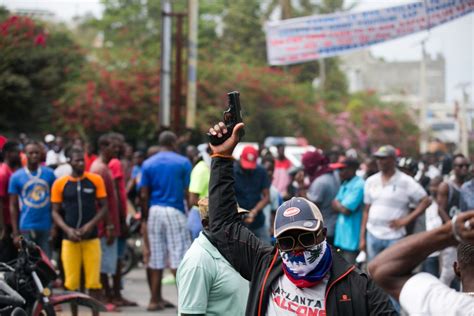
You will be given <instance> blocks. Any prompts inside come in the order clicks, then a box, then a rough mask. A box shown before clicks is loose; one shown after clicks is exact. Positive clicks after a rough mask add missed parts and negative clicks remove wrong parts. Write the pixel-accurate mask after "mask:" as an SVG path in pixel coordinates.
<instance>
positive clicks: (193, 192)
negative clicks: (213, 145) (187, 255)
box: [188, 157, 211, 240]
mask: <svg viewBox="0 0 474 316" xmlns="http://www.w3.org/2000/svg"><path fill="white" fill-rule="evenodd" d="M210 177H211V171H210V169H209V165H208V163H207V162H206V160H205V159H204V157H203V158H202V159H201V160H200V161H199V162H198V163H197V164H196V165H195V166H194V168H193V170H192V171H191V178H190V182H189V189H188V191H189V195H188V196H189V200H188V205H189V207H190V208H191V210H190V212H189V214H188V229H189V231H190V232H191V237H192V238H193V240H194V239H196V238H197V237H198V236H199V232H200V231H201V229H202V225H201V218H200V217H199V210H198V208H197V205H198V201H199V200H200V199H203V198H206V197H207V195H208V192H209V178H210Z"/></svg>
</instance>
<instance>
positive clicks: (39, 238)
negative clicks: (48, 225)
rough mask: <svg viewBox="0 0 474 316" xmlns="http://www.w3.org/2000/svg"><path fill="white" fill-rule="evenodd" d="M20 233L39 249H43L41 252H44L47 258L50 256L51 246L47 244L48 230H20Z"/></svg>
mask: <svg viewBox="0 0 474 316" xmlns="http://www.w3.org/2000/svg"><path fill="white" fill-rule="evenodd" d="M21 235H22V236H23V237H24V238H26V239H28V240H30V241H32V242H34V243H35V244H36V245H38V246H39V247H40V248H41V250H43V252H44V253H45V254H46V256H48V258H51V247H50V246H49V237H50V231H49V230H25V231H21Z"/></svg>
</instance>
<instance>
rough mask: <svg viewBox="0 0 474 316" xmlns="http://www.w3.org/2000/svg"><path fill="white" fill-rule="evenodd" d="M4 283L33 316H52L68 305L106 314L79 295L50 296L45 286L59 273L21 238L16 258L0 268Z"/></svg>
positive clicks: (31, 243)
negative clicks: (21, 299)
mask: <svg viewBox="0 0 474 316" xmlns="http://www.w3.org/2000/svg"><path fill="white" fill-rule="evenodd" d="M0 272H4V279H5V282H6V283H7V284H8V286H9V287H11V288H12V289H13V290H15V291H16V292H17V293H18V294H19V295H20V296H21V297H22V298H23V299H24V301H25V303H24V304H22V306H21V307H22V308H24V309H25V311H26V313H27V314H28V315H32V316H40V315H45V316H54V315H56V312H55V309H54V307H55V306H56V305H61V304H65V303H70V304H71V306H72V310H73V311H75V310H77V306H85V307H89V308H90V309H91V310H92V312H93V313H94V314H97V313H98V312H100V311H106V309H105V306H104V305H103V304H102V303H101V302H99V301H98V300H96V299H94V298H92V297H90V296H89V295H86V294H84V293H79V292H65V293H63V294H57V295H55V294H53V293H52V292H51V290H50V289H49V287H48V285H49V284H51V283H52V282H53V281H54V280H56V278H57V277H58V273H57V272H56V269H55V268H54V266H53V264H52V263H51V261H50V260H49V258H48V257H47V256H46V254H45V253H44V252H43V251H42V250H41V248H40V247H38V246H37V245H36V244H35V243H34V242H31V241H28V240H26V239H24V238H22V239H21V240H20V249H19V252H18V258H17V259H15V260H14V261H13V263H11V265H8V264H6V263H3V264H1V265H0Z"/></svg>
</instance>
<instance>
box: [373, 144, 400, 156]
mask: <svg viewBox="0 0 474 316" xmlns="http://www.w3.org/2000/svg"><path fill="white" fill-rule="evenodd" d="M374 156H375V157H378V158H385V157H394V158H395V157H396V156H397V151H396V149H395V147H393V146H392V145H384V146H382V147H380V148H379V149H377V151H376V152H375V153H374Z"/></svg>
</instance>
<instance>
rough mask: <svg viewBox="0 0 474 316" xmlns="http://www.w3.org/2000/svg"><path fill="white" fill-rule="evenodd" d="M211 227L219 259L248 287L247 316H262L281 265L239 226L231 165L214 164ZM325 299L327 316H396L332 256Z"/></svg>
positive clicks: (381, 296) (272, 250) (362, 278)
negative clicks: (220, 255)
mask: <svg viewBox="0 0 474 316" xmlns="http://www.w3.org/2000/svg"><path fill="white" fill-rule="evenodd" d="M209 226H210V227H209V230H210V237H211V238H212V239H213V242H214V244H215V245H216V246H217V248H218V249H219V251H220V252H221V254H222V255H223V256H224V257H225V258H226V259H227V260H228V261H229V262H230V264H231V265H232V266H233V267H234V268H235V269H236V270H237V271H238V272H239V273H240V274H241V275H242V277H244V278H245V279H247V280H249V281H250V292H249V299H248V303H247V310H246V315H252V316H254V315H255V316H263V315H266V312H267V306H268V303H269V298H270V293H271V285H272V283H273V282H274V281H276V280H278V278H279V277H280V276H282V275H283V267H282V260H281V258H280V255H279V253H278V250H277V248H276V247H271V246H267V245H266V244H264V243H263V242H261V241H260V240H259V239H258V238H257V237H256V236H255V235H254V234H253V233H251V232H250V231H249V230H248V229H247V228H246V227H245V226H244V225H242V223H241V221H240V217H239V215H238V214H237V204H236V200H235V194H234V176H233V169H232V160H230V159H224V158H214V159H213V160H212V167H211V179H210V183H209ZM332 251H333V250H332ZM325 296H326V299H325V302H326V306H325V309H326V314H327V315H344V316H347V315H357V316H359V315H397V313H396V312H395V310H394V308H393V306H392V304H391V302H390V301H389V298H388V296H387V294H386V293H385V292H383V291H382V290H381V289H380V288H379V287H378V286H377V285H375V284H374V283H373V282H372V280H370V279H369V278H368V277H367V276H366V275H365V274H364V273H362V272H361V271H358V270H357V269H356V268H355V267H354V266H353V265H350V264H348V263H347V262H346V261H345V260H344V259H342V257H340V256H339V254H337V253H336V252H335V251H333V264H332V267H331V270H330V278H329V283H328V286H327V289H326V295H325Z"/></svg>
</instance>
